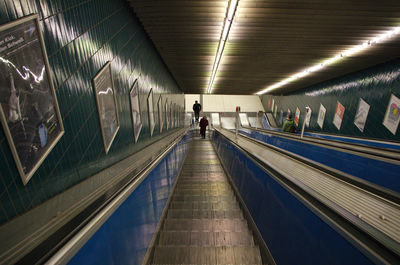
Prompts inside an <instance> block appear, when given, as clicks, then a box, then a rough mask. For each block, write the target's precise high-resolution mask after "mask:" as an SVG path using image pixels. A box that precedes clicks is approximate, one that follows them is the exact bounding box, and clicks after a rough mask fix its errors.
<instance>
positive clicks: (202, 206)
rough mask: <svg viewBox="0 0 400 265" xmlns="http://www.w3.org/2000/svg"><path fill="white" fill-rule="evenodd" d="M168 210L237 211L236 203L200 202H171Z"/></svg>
mask: <svg viewBox="0 0 400 265" xmlns="http://www.w3.org/2000/svg"><path fill="white" fill-rule="evenodd" d="M169 209H184V210H185V209H193V210H232V209H239V205H238V203H237V202H236V201H233V202H223V201H219V202H201V201H190V202H184V201H173V202H171V204H170V206H169Z"/></svg>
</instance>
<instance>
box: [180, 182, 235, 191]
mask: <svg viewBox="0 0 400 265" xmlns="http://www.w3.org/2000/svg"><path fill="white" fill-rule="evenodd" d="M176 188H177V189H209V188H214V189H215V188H229V189H231V186H230V185H229V184H228V182H213V181H210V182H200V183H178V186H177V187H176Z"/></svg>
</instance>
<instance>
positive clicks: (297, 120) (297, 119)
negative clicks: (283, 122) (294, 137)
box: [294, 108, 300, 126]
mask: <svg viewBox="0 0 400 265" xmlns="http://www.w3.org/2000/svg"><path fill="white" fill-rule="evenodd" d="M299 120H300V110H299V108H296V115H295V116H294V122H295V123H296V126H299Z"/></svg>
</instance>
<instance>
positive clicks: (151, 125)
mask: <svg viewBox="0 0 400 265" xmlns="http://www.w3.org/2000/svg"><path fill="white" fill-rule="evenodd" d="M150 108H151V109H150ZM147 112H148V114H149V129H150V137H152V136H153V133H154V127H155V126H156V121H155V120H154V103H153V88H151V89H150V92H149V94H148V96H147Z"/></svg>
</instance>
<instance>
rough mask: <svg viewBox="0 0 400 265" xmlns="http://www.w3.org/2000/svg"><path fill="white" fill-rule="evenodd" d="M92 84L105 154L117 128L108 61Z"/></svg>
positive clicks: (117, 121)
mask: <svg viewBox="0 0 400 265" xmlns="http://www.w3.org/2000/svg"><path fill="white" fill-rule="evenodd" d="M93 86H94V92H95V95H96V102H97V111H98V113H99V119H100V127H101V134H102V136H103V143H104V150H105V151H106V154H107V153H108V151H109V150H110V147H111V144H112V142H113V141H114V138H115V136H116V135H117V132H118V130H119V119H118V113H117V104H116V101H115V93H114V86H113V80H112V74H111V63H110V62H108V63H107V64H106V65H105V66H104V67H103V68H102V69H101V70H100V72H99V73H98V74H97V75H96V76H95V77H94V78H93Z"/></svg>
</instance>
